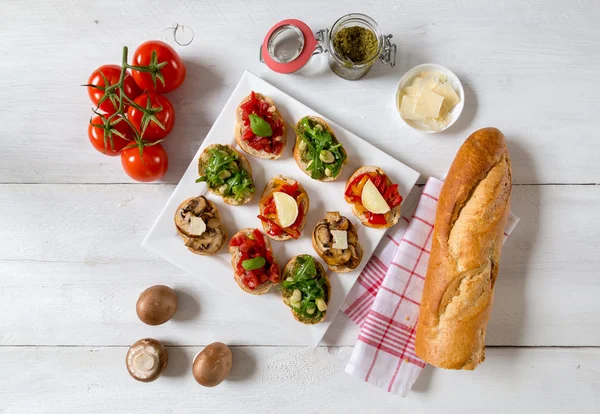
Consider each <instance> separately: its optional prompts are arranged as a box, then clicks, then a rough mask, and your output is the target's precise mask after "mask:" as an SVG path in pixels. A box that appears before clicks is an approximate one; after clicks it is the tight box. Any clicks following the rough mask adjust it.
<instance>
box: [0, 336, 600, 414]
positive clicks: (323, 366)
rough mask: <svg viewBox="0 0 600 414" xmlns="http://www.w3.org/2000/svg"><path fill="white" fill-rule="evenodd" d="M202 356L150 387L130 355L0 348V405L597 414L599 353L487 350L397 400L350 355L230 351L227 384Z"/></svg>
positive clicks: (180, 353)
mask: <svg viewBox="0 0 600 414" xmlns="http://www.w3.org/2000/svg"><path fill="white" fill-rule="evenodd" d="M200 349H201V348H196V347H193V348H168V352H169V366H168V367H167V370H166V371H165V374H164V376H163V377H161V378H159V379H158V380H157V381H155V382H153V383H150V384H143V383H137V382H135V381H134V380H133V379H131V378H130V377H129V375H128V373H127V371H126V369H125V364H124V359H125V353H126V348H99V349H98V348H11V347H3V348H0V369H1V371H2V374H3V375H2V376H0V401H2V402H1V403H0V405H1V408H2V412H3V414H12V413H25V412H26V413H31V414H34V413H55V412H86V413H108V412H110V413H132V412H165V413H171V412H173V413H188V412H189V413H191V412H206V413H211V412H218V413H239V412H244V413H264V412H289V411H294V412H307V413H349V412H352V413H354V412H377V413H388V412H389V413H397V412H398V410H402V411H403V412H410V413H477V412H486V413H506V412H543V413H565V412H569V413H594V412H597V408H598V405H599V404H600V393H598V390H599V389H600V381H599V378H598V371H599V370H600V350H599V349H560V348H554V349H552V348H549V349H502V348H498V349H491V350H489V351H488V352H487V358H486V361H485V362H484V363H483V364H482V365H481V366H480V367H479V368H477V370H475V371H473V372H469V371H465V372H457V371H444V370H433V369H432V368H430V367H428V368H426V370H425V371H424V373H423V374H422V376H421V378H419V379H418V380H417V383H416V384H415V389H414V390H413V391H412V392H411V393H410V394H409V395H408V397H407V398H405V399H402V398H400V397H398V396H395V395H391V394H387V393H385V392H383V391H382V390H380V389H378V388H375V387H374V386H372V385H370V384H365V383H362V382H361V381H358V380H356V379H354V378H352V377H350V376H349V375H347V374H345V373H344V372H343V370H344V366H345V364H346V361H347V360H348V358H349V356H350V353H351V351H352V349H351V348H329V349H327V348H318V349H316V350H311V349H307V348H285V347H284V348H279V347H252V348H246V347H242V348H233V357H234V363H233V368H232V371H231V374H230V377H229V379H228V380H226V381H225V382H223V383H222V384H221V385H219V386H218V387H217V388H203V387H201V386H199V385H198V384H196V382H195V381H194V379H193V377H192V375H191V361H192V360H193V357H194V355H195V354H196V353H197V352H198V351H199V350H200Z"/></svg>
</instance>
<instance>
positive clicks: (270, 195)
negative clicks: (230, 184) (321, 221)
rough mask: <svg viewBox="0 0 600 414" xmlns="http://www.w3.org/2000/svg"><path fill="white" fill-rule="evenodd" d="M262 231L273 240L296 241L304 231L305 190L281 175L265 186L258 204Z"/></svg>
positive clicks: (294, 181) (306, 208)
mask: <svg viewBox="0 0 600 414" xmlns="http://www.w3.org/2000/svg"><path fill="white" fill-rule="evenodd" d="M258 206H259V208H260V214H259V215H258V218H259V219H260V220H261V221H262V225H263V229H264V230H265V232H266V233H267V235H268V236H269V237H270V238H272V239H273V240H277V241H285V240H289V239H297V238H299V237H300V233H302V229H304V224H305V223H306V213H307V212H308V206H309V199H308V194H307V193H306V191H305V190H304V187H302V185H301V184H300V183H299V182H298V181H296V180H293V179H291V178H287V177H284V176H282V175H278V176H277V177H274V178H273V179H272V180H271V181H270V182H269V183H268V184H267V186H266V187H265V190H264V191H263V193H262V197H261V199H260V201H259V203H258Z"/></svg>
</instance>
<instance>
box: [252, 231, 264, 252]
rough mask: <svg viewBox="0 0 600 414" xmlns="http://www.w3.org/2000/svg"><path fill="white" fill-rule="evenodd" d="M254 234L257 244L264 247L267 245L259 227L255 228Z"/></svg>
mask: <svg viewBox="0 0 600 414" xmlns="http://www.w3.org/2000/svg"><path fill="white" fill-rule="evenodd" d="M252 236H253V237H254V241H255V242H256V244H257V245H258V246H260V247H262V248H264V247H265V238H264V236H263V234H262V233H261V232H260V230H259V229H254V230H253V231H252Z"/></svg>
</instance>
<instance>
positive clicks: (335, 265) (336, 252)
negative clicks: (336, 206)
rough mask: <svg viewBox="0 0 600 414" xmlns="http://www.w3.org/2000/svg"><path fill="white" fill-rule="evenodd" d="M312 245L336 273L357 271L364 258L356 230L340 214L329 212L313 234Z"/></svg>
mask: <svg viewBox="0 0 600 414" xmlns="http://www.w3.org/2000/svg"><path fill="white" fill-rule="evenodd" d="M312 245H313V248H314V249H315V251H316V252H317V254H318V255H319V256H320V257H321V259H323V260H324V261H325V263H327V266H329V268H330V269H331V270H332V271H334V272H336V273H347V272H351V271H352V270H354V269H356V267H357V266H358V265H359V264H360V261H361V260H362V257H363V249H362V246H361V245H360V243H359V242H358V233H357V232H356V228H354V225H353V224H352V223H351V222H350V220H349V219H348V218H347V217H344V216H342V215H340V213H339V212H337V211H333V212H328V213H327V214H326V215H325V218H324V219H323V220H321V221H319V223H318V224H317V226H316V227H315V229H314V230H313V234H312Z"/></svg>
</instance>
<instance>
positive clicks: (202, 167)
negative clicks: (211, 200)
mask: <svg viewBox="0 0 600 414" xmlns="http://www.w3.org/2000/svg"><path fill="white" fill-rule="evenodd" d="M213 148H216V149H219V150H221V151H225V152H226V153H228V154H229V155H235V156H236V157H237V161H236V162H237V164H238V167H239V168H241V169H243V170H245V171H246V172H247V173H248V176H249V177H250V178H251V179H252V180H254V179H253V177H252V166H251V165H250V163H249V162H248V159H247V158H246V157H245V156H244V155H243V154H242V153H240V152H239V151H236V150H235V149H234V148H233V147H232V146H231V145H222V144H211V145H209V146H208V147H206V148H205V149H204V151H202V154H200V158H199V159H198V174H199V175H200V176H202V175H205V174H206V165H207V164H208V162H209V160H210V157H211V155H210V153H209V152H208V151H209V150H211V149H213ZM206 188H207V189H208V191H210V192H211V193H213V194H216V195H218V196H219V197H222V198H223V201H224V202H225V203H226V204H229V205H231V206H241V205H242V204H246V203H248V202H250V200H252V198H253V197H254V193H255V192H256V190H255V191H254V192H252V193H250V194H249V195H247V196H246V197H243V198H240V199H236V198H235V196H234V195H229V196H223V195H222V194H221V193H220V192H219V189H218V188H211V187H210V186H209V185H208V183H207V185H206Z"/></svg>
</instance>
